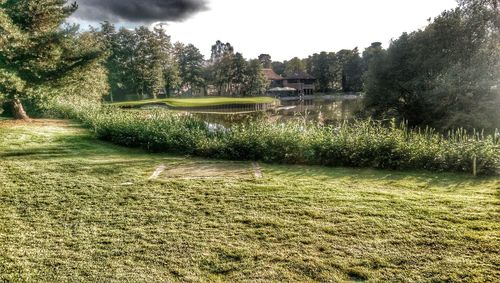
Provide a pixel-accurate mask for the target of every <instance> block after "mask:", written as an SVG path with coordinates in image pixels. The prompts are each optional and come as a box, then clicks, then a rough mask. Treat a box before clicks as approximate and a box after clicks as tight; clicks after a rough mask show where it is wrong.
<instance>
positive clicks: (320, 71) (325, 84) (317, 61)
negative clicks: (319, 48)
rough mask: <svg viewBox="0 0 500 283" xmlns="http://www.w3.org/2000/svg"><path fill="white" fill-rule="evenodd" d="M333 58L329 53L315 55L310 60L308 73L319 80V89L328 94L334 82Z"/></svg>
mask: <svg viewBox="0 0 500 283" xmlns="http://www.w3.org/2000/svg"><path fill="white" fill-rule="evenodd" d="M331 64H332V60H331V56H329V54H328V53H327V52H321V53H320V54H317V53H315V54H313V55H312V56H309V59H308V72H309V73H310V74H311V75H313V76H314V77H315V78H316V79H317V80H318V88H319V90H320V91H322V92H327V91H328V89H329V88H330V85H331V83H332V81H333V74H332V73H331V70H332V68H331Z"/></svg>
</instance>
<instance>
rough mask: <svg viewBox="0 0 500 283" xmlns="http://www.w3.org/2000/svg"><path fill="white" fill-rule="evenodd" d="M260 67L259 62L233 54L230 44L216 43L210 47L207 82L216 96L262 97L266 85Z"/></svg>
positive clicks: (239, 54)
mask: <svg viewBox="0 0 500 283" xmlns="http://www.w3.org/2000/svg"><path fill="white" fill-rule="evenodd" d="M261 59H262V58H261ZM268 59H269V61H270V59H271V58H270V56H269V58H268ZM262 67H263V66H262V61H261V60H259V59H257V60H252V61H247V60H245V58H244V57H243V55H242V54H241V53H234V48H233V47H232V46H231V44H230V43H222V42H221V41H217V42H216V43H215V45H213V46H212V55H211V60H210V63H209V65H208V66H207V81H208V83H209V84H211V85H213V86H214V87H215V89H216V92H217V94H218V95H238V96H252V95H253V96H255V95H262V94H264V93H265V90H266V87H267V84H268V82H267V80H266V79H265V77H264V74H263V72H262Z"/></svg>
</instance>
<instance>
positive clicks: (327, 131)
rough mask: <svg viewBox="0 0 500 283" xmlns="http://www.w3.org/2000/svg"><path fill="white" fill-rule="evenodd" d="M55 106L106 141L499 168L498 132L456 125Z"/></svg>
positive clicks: (335, 161)
mask: <svg viewBox="0 0 500 283" xmlns="http://www.w3.org/2000/svg"><path fill="white" fill-rule="evenodd" d="M55 110H56V111H57V112H59V113H64V114H65V115H66V116H67V117H69V118H76V119H78V120H80V121H82V122H83V123H85V124H86V125H87V126H88V127H89V128H91V129H93V130H94V131H95V133H96V135H97V136H98V137H100V138H102V139H104V140H110V141H112V142H114V143H117V144H121V145H126V146H137V147H143V148H146V149H148V150H154V151H166V152H176V153H183V154H192V155H197V156H204V157H216V158H224V159H235V160H264V161H269V162H283V163H292V164H295V163H297V164H321V165H329V166H352V167H373V168H388V169H427V170H433V171H456V172H472V165H473V160H474V159H476V161H477V166H478V172H479V174H494V173H495V172H496V171H497V170H498V167H499V162H500V155H499V150H500V149H499V141H500V137H499V135H498V133H497V134H495V136H483V135H481V134H478V133H475V134H466V132H465V131H463V130H458V131H456V132H452V133H450V134H449V135H448V137H447V138H446V137H444V136H443V135H441V134H438V133H435V132H433V131H432V130H425V131H419V130H410V129H408V128H407V126H406V125H404V124H403V125H401V126H396V125H395V124H393V125H392V126H391V127H386V126H383V125H382V124H380V123H378V122H373V121H357V122H354V123H344V124H340V125H338V126H318V125H313V124H304V123H302V122H289V123H285V124H269V123H268V122H267V121H265V120H258V121H253V122H250V123H246V124H242V125H237V126H234V127H232V128H230V129H213V128H212V127H210V126H209V125H207V124H206V123H205V122H203V121H201V120H198V119H196V118H194V117H191V116H186V115H176V114H172V113H170V112H168V111H163V110H158V111H150V112H149V111H148V112H144V111H123V110H119V109H116V108H113V107H104V108H100V107H99V106H96V105H89V104H86V103H83V104H78V105H76V106H75V104H67V103H62V104H59V106H58V107H56V108H55Z"/></svg>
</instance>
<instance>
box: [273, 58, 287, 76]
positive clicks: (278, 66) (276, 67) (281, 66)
mask: <svg viewBox="0 0 500 283" xmlns="http://www.w3.org/2000/svg"><path fill="white" fill-rule="evenodd" d="M285 67H286V66H285V63H283V62H279V61H274V62H272V63H271V68H272V69H273V71H274V72H275V73H276V74H278V75H283V74H284V73H285Z"/></svg>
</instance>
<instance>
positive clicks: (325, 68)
mask: <svg viewBox="0 0 500 283" xmlns="http://www.w3.org/2000/svg"><path fill="white" fill-rule="evenodd" d="M306 66H307V71H308V72H309V73H310V74H311V75H313V76H314V77H315V78H316V79H317V88H318V89H319V90H320V91H322V92H327V91H330V90H340V91H343V92H359V91H361V90H362V88H363V80H362V78H363V74H364V72H365V70H364V69H363V61H362V58H361V57H360V56H359V52H358V49H357V48H355V49H353V50H347V49H343V50H340V51H338V52H336V53H335V52H329V53H327V52H321V53H319V54H317V53H315V54H313V55H312V56H309V58H307V59H306Z"/></svg>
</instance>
